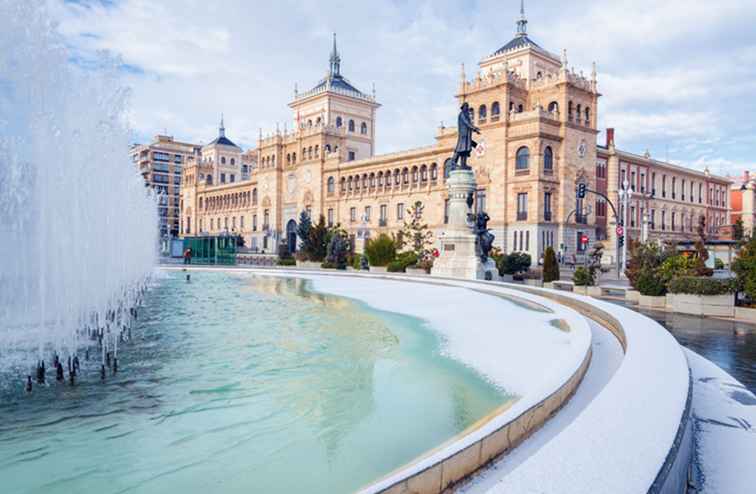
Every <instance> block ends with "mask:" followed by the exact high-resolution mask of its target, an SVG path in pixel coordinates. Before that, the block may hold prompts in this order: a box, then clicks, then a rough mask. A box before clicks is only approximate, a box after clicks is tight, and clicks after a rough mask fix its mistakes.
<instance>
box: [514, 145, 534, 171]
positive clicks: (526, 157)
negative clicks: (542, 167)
mask: <svg viewBox="0 0 756 494" xmlns="http://www.w3.org/2000/svg"><path fill="white" fill-rule="evenodd" d="M529 167H530V150H529V149H528V148H527V147H525V146H523V147H521V148H520V149H518V150H517V159H516V161H515V170H527V169H528V168H529Z"/></svg>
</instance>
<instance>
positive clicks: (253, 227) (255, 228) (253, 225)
mask: <svg viewBox="0 0 756 494" xmlns="http://www.w3.org/2000/svg"><path fill="white" fill-rule="evenodd" d="M252 231H253V232H256V231H257V215H256V214H253V215H252Z"/></svg>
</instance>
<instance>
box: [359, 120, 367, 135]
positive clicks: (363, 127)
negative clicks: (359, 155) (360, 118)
mask: <svg viewBox="0 0 756 494" xmlns="http://www.w3.org/2000/svg"><path fill="white" fill-rule="evenodd" d="M360 134H362V135H366V134H367V124H366V123H365V122H362V125H360Z"/></svg>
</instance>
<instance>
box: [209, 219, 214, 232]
mask: <svg viewBox="0 0 756 494" xmlns="http://www.w3.org/2000/svg"><path fill="white" fill-rule="evenodd" d="M210 229H211V230H215V218H210Z"/></svg>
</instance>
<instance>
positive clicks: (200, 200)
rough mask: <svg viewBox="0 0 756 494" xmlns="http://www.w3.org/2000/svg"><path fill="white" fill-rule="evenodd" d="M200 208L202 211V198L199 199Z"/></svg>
mask: <svg viewBox="0 0 756 494" xmlns="http://www.w3.org/2000/svg"><path fill="white" fill-rule="evenodd" d="M199 208H200V209H202V198H201V197H200V198H199Z"/></svg>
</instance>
